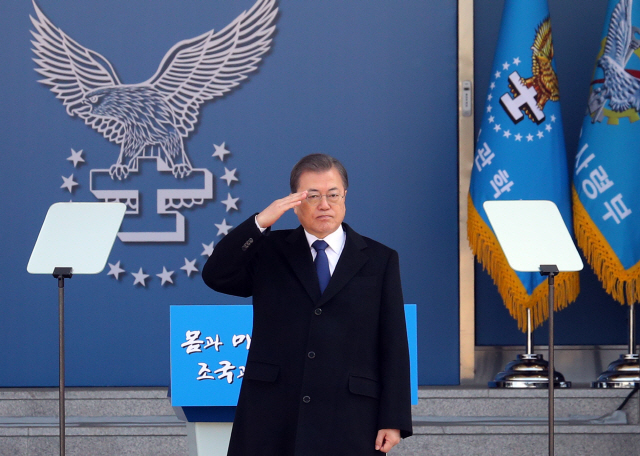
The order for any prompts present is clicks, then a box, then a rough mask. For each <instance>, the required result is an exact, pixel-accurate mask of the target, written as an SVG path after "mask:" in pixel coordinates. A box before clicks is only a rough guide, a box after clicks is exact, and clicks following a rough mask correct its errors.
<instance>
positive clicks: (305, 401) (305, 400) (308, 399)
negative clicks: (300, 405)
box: [302, 396, 311, 404]
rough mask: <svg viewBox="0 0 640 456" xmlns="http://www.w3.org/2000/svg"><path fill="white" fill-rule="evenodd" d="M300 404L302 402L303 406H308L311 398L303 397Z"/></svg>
mask: <svg viewBox="0 0 640 456" xmlns="http://www.w3.org/2000/svg"><path fill="white" fill-rule="evenodd" d="M302 402H304V403H305V404H308V403H309V402H311V398H310V397H309V396H305V397H303V398H302Z"/></svg>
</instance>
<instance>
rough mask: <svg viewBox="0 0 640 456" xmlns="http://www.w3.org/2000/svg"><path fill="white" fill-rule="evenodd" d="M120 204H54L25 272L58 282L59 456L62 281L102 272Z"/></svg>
mask: <svg viewBox="0 0 640 456" xmlns="http://www.w3.org/2000/svg"><path fill="white" fill-rule="evenodd" d="M125 211H126V206H125V205H124V204H122V203H56V204H54V205H52V206H51V207H50V208H49V211H48V212H47V216H46V218H45V220H44V223H43V224H42V228H41V229H40V234H39V235H38V240H37V241H36V244H35V247H34V248H33V252H32V253H31V258H30V259H29V264H28V265H27V271H28V272H29V273H31V274H51V273H52V271H53V277H55V278H56V279H58V343H59V348H58V350H59V351H58V358H59V411H58V416H59V428H60V456H64V454H65V434H66V432H65V397H64V393H65V391H64V387H65V361H64V279H70V278H71V277H72V275H73V274H97V273H99V272H101V271H102V270H103V269H104V266H105V264H106V263H107V259H108V257H109V253H110V252H111V247H112V246H113V242H114V241H115V238H116V235H117V234H118V230H119V229H120V225H121V223H122V219H123V217H124V213H125Z"/></svg>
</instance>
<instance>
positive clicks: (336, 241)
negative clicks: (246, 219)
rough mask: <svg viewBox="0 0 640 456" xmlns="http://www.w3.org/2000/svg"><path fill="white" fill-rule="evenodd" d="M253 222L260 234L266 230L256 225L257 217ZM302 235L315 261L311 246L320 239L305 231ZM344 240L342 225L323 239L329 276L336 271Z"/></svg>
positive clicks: (314, 252) (345, 236)
mask: <svg viewBox="0 0 640 456" xmlns="http://www.w3.org/2000/svg"><path fill="white" fill-rule="evenodd" d="M255 221H256V226H257V227H258V229H259V230H260V232H264V230H266V228H262V227H261V226H260V224H259V223H258V216H257V215H256V219H255ZM304 235H305V236H306V237H307V242H308V243H309V248H310V249H311V256H312V257H313V259H314V261H315V259H316V255H317V252H316V249H314V248H313V246H312V245H311V244H313V243H314V242H316V240H317V239H320V238H318V237H316V236H314V235H313V234H310V233H308V232H307V230H304ZM346 240H347V233H345V232H344V229H343V228H342V225H340V226H338V229H337V230H335V231H334V232H333V233H331V234H330V235H328V236H327V237H325V238H324V239H323V241H325V242H326V243H327V244H329V247H327V248H326V249H325V251H324V252H325V253H326V254H327V259H328V260H329V272H330V273H331V275H333V271H334V270H335V269H336V264H338V260H339V259H340V255H342V249H344V243H345V242H346Z"/></svg>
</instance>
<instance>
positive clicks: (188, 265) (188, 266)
mask: <svg viewBox="0 0 640 456" xmlns="http://www.w3.org/2000/svg"><path fill="white" fill-rule="evenodd" d="M180 269H182V270H184V271H186V272H187V277H191V273H192V272H198V268H196V260H193V261H189V260H187V259H186V258H185V259H184V266H182V267H181V268H180Z"/></svg>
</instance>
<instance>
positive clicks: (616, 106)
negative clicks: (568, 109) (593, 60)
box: [589, 0, 640, 123]
mask: <svg viewBox="0 0 640 456" xmlns="http://www.w3.org/2000/svg"><path fill="white" fill-rule="evenodd" d="M631 8H632V5H631V0H620V1H619V2H618V4H617V5H616V6H615V8H614V9H613V12H612V13H611V20H610V22H609V29H608V31H607V37H606V41H605V45H604V53H603V55H602V57H600V59H598V63H597V65H598V67H600V68H601V69H602V71H603V73H604V80H602V81H596V82H602V85H601V86H600V87H598V88H597V89H594V90H593V92H591V95H590V96H589V114H590V115H591V122H592V123H595V122H600V121H602V118H603V117H604V114H603V111H604V105H605V103H606V102H607V101H608V102H609V109H610V110H612V111H614V112H623V111H626V110H627V109H631V108H633V109H635V110H636V111H640V80H639V79H638V78H636V77H634V76H633V75H631V74H630V73H629V71H628V70H626V69H625V67H626V65H627V63H628V62H629V59H630V58H631V55H632V54H633V53H634V52H635V51H636V49H638V48H640V39H639V38H638V37H637V36H636V35H638V34H640V29H639V28H638V27H634V26H633V25H632V24H631Z"/></svg>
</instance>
